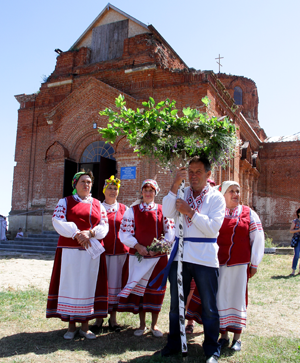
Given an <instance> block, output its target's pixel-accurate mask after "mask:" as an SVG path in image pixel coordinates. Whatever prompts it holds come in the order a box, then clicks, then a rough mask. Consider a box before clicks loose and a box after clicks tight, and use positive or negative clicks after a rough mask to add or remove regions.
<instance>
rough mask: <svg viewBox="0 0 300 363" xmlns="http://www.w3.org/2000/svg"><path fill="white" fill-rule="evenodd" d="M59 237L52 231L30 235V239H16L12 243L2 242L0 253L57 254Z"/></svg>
mask: <svg viewBox="0 0 300 363" xmlns="http://www.w3.org/2000/svg"><path fill="white" fill-rule="evenodd" d="M58 237H59V235H58V234H57V233H56V232H52V231H47V232H43V233H41V234H28V237H23V238H16V239H15V240H11V241H0V251H1V252H4V251H6V252H20V253H31V254H39V253H45V254H55V250H56V246H57V241H58Z"/></svg>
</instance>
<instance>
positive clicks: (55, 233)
mask: <svg viewBox="0 0 300 363" xmlns="http://www.w3.org/2000/svg"><path fill="white" fill-rule="evenodd" d="M43 234H54V235H56V236H59V234H58V233H57V232H56V231H43Z"/></svg>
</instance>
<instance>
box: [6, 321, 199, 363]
mask: <svg viewBox="0 0 300 363" xmlns="http://www.w3.org/2000/svg"><path fill="white" fill-rule="evenodd" d="M134 330H135V329H133V328H131V327H127V328H125V329H124V330H122V331H121V332H120V333H115V332H110V331H109V329H108V328H105V327H104V328H103V329H102V331H101V333H100V335H97V339H95V340H88V339H85V338H82V337H80V336H79V334H78V333H77V334H76V336H75V338H74V339H73V340H70V341H69V340H65V339H64V338H63V335H64V333H65V332H66V329H60V330H54V331H49V332H35V333H19V334H14V335H11V336H7V337H4V338H2V339H0V358H5V357H16V356H20V355H26V354H28V353H34V354H36V355H40V356H47V355H48V354H52V353H55V352H57V351H69V352H74V351H85V352H88V353H89V354H90V355H91V356H93V357H95V358H98V359H101V358H104V357H106V358H107V357H110V358H111V359H112V360H114V361H116V362H119V363H121V362H125V361H126V362H136V363H138V362H166V361H168V362H182V356H181V354H178V355H177V356H174V357H168V358H162V357H160V356H158V357H157V356H155V357H153V354H154V353H155V352H156V351H158V350H161V349H162V348H163V347H164V346H165V345H166V343H167V334H164V336H163V338H162V339H158V338H155V337H153V336H152V334H151V333H150V332H149V333H147V334H144V335H143V336H142V337H135V336H134V335H133V332H134ZM201 334H203V333H202V332H201V333H196V334H192V335H190V336H189V344H188V350H189V363H190V362H196V361H197V362H205V356H204V353H203V349H202V347H201V345H200V344H199V343H196V342H195V341H193V336H195V337H196V336H199V335H201ZM131 352H136V354H137V355H138V357H135V358H133V359H131V360H128V359H127V360H124V361H123V360H122V357H121V355H122V354H124V353H131ZM149 352H150V354H149ZM152 352H153V353H152ZM42 360H43V358H42V357H41V361H42Z"/></svg>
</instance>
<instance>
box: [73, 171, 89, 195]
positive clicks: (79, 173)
mask: <svg viewBox="0 0 300 363" xmlns="http://www.w3.org/2000/svg"><path fill="white" fill-rule="evenodd" d="M85 174H86V172H85V171H79V172H78V173H76V174H75V175H74V176H73V179H72V187H73V189H74V190H73V192H72V194H73V195H75V194H77V189H76V184H77V182H78V179H79V178H80V177H81V175H85Z"/></svg>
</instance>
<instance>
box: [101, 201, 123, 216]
mask: <svg viewBox="0 0 300 363" xmlns="http://www.w3.org/2000/svg"><path fill="white" fill-rule="evenodd" d="M102 205H103V207H104V208H105V210H106V213H107V214H109V213H116V212H117V210H118V208H119V203H118V202H116V203H114V204H107V203H105V202H103V203H102ZM125 207H126V210H127V209H128V207H127V206H126V205H125Z"/></svg>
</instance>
